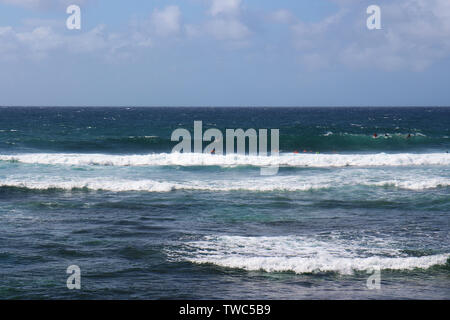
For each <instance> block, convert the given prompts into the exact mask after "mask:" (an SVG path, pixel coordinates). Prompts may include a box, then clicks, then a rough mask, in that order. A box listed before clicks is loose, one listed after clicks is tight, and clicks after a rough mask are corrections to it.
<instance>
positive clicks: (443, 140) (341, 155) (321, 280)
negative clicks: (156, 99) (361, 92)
mask: <svg viewBox="0 0 450 320" xmlns="http://www.w3.org/2000/svg"><path fill="white" fill-rule="evenodd" d="M0 114H1V116H0V221H1V223H0V270H1V272H0V298H2V299H11V298H23V299H36V298H50V299H61V298H62V299H71V298H86V299H99V298H107V299H110V298H118V299H128V298H130V299H158V298H168V299H181V298H183V299H219V298H240V299H247V298H256V299H259V298H261V299H266V298H267V299H269V298H270V299H328V298H336V299H342V298H349V299H364V298H374V299H382V298H388V299H390V298H428V299H432V298H434V299H448V298H449V297H450V263H449V260H448V258H449V257H450V242H449V230H450V225H449V216H448V214H449V212H450V189H449V182H450V156H449V154H448V153H447V151H448V150H449V149H450V148H449V147H450V140H449V135H450V132H449V128H450V125H449V124H450V109H449V108H132V107H130V108H76V107H74V108H0ZM195 120H201V121H203V127H204V130H206V129H208V128H218V129H220V130H222V132H225V129H226V128H232V129H237V128H243V129H248V128H255V129H262V128H264V129H279V130H280V156H279V158H277V159H276V161H277V162H278V163H279V164H280V169H279V172H278V174H277V175H273V176H261V175H260V168H261V167H262V166H264V165H266V164H267V161H268V159H267V158H264V157H251V156H245V155H228V156H227V155H225V156H219V155H209V154H207V155H202V154H172V153H171V149H172V147H173V146H174V145H175V144H176V142H172V141H170V136H171V133H172V132H173V130H175V129H177V128H186V129H188V130H189V131H190V132H191V133H192V132H193V123H194V121H195ZM374 133H377V135H378V137H377V138H376V139H375V138H373V134H374ZM408 135H409V137H408ZM204 146H206V143H205V145H204ZM294 151H298V152H299V153H294ZM304 151H306V152H304ZM272 160H273V159H271V160H270V161H272ZM273 161H275V160H273ZM69 265H78V266H79V267H80V269H81V274H82V276H81V279H82V280H81V283H82V288H81V290H68V289H67V287H66V279H67V277H68V275H67V274H66V268H67V267H68V266H69ZM374 268H380V269H381V289H380V290H369V289H368V288H367V286H366V280H367V278H368V276H370V274H368V273H367V271H368V270H370V269H374Z"/></svg>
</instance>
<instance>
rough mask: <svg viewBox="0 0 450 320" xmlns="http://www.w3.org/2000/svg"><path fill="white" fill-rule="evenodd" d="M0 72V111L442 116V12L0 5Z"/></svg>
mask: <svg viewBox="0 0 450 320" xmlns="http://www.w3.org/2000/svg"><path fill="white" fill-rule="evenodd" d="M70 4H77V5H79V6H80V8H81V30H68V29H67V28H66V19H67V17H68V16H69V15H68V14H66V7H67V6H68V5H70ZM372 4H375V5H379V6H380V8H381V23H382V29H381V30H368V29H367V27H366V19H367V17H368V14H367V13H366V9H367V7H368V6H369V5H372ZM0 70H1V72H0V105H39V106H41V105H42V106H46V105H49V106H56V105H60V106H71V105H76V106H90V105H93V106H95V105H98V106H105V105H108V106H177V105H182V106H277V105H283V106H347V105H350V106H359V105H361V106H367V105H369V106H373V105H377V106H378V105H379V106H404V105H425V106H427V105H450V90H449V88H450V86H449V84H450V75H449V71H450V1H448V0H396V1H392V0H371V1H365V0H354V1H353V0H279V1H274V0H272V1H269V0H180V1H176V0H173V1H171V0H153V1H151V0H149V1H142V0H128V1H119V0H78V1H77V0H0Z"/></svg>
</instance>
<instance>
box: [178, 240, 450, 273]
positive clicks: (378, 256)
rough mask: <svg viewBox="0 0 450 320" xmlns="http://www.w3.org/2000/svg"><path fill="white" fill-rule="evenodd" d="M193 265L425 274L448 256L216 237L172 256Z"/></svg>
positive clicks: (362, 244) (348, 244) (363, 245)
mask: <svg viewBox="0 0 450 320" xmlns="http://www.w3.org/2000/svg"><path fill="white" fill-rule="evenodd" d="M171 254H172V255H173V256H175V257H179V259H184V260H187V261H190V262H193V263H199V264H204V263H210V264H215V265H218V266H221V267H228V268H239V269H244V270H249V271H258V270H263V271H266V272H286V271H291V272H295V273H312V272H338V273H341V274H352V273H353V272H354V271H364V270H371V269H374V268H380V269H391V270H412V269H415V268H421V269H427V268H429V267H431V266H434V265H443V264H445V263H446V262H447V259H449V257H450V254H436V255H430V256H422V257H410V256H406V255H405V254H403V253H402V252H401V251H400V250H399V249H396V248H395V243H391V242H389V241H386V240H382V239H377V238H373V239H370V238H365V239H359V240H351V241H350V240H342V239H339V238H336V237H332V238H331V239H327V240H325V239H317V238H313V237H294V236H284V237H240V236H216V237H213V236H211V237H206V238H205V239H204V240H200V241H191V242H187V243H186V244H185V250H183V251H180V252H175V253H171Z"/></svg>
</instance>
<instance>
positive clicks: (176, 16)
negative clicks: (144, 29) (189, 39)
mask: <svg viewBox="0 0 450 320" xmlns="http://www.w3.org/2000/svg"><path fill="white" fill-rule="evenodd" d="M180 20H181V11H180V8H179V7H178V6H168V7H165V8H164V9H162V10H159V9H155V10H154V11H153V13H152V16H151V24H152V26H153V28H154V30H155V33H156V34H157V35H159V36H169V35H175V34H178V33H179V32H180V30H181V21H180Z"/></svg>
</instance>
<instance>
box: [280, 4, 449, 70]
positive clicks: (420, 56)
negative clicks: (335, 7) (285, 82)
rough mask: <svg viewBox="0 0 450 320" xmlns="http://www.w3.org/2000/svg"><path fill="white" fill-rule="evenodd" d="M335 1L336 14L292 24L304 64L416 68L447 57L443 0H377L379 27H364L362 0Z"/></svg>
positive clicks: (447, 12)
mask: <svg viewBox="0 0 450 320" xmlns="http://www.w3.org/2000/svg"><path fill="white" fill-rule="evenodd" d="M335 1H336V2H337V3H338V4H339V6H340V10H339V12H338V13H337V14H334V15H332V16H329V17H327V18H325V19H323V20H322V21H319V22H316V23H304V22H301V21H297V22H292V23H291V29H292V32H293V37H294V45H295V47H296V48H297V49H298V50H299V55H300V60H301V61H303V62H304V63H305V65H307V66H309V67H314V66H320V67H323V66H326V65H328V66H338V65H345V66H348V67H352V68H365V67H375V68H378V69H383V70H398V69H410V70H415V71H420V70H423V69H425V68H427V67H428V66H430V65H431V64H433V63H434V62H435V61H437V60H439V59H441V58H444V57H448V56H450V1H448V0H397V1H382V0H381V4H380V7H381V10H382V11H381V12H382V30H368V29H367V28H366V20H365V19H366V18H367V17H368V16H367V15H366V14H365V8H366V7H367V6H365V5H364V3H365V2H364V3H363V4H361V3H359V4H355V3H354V2H350V1H343V0H335ZM367 3H368V4H370V3H369V2H367ZM282 17H283V15H281V16H280V19H281V18H282Z"/></svg>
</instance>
